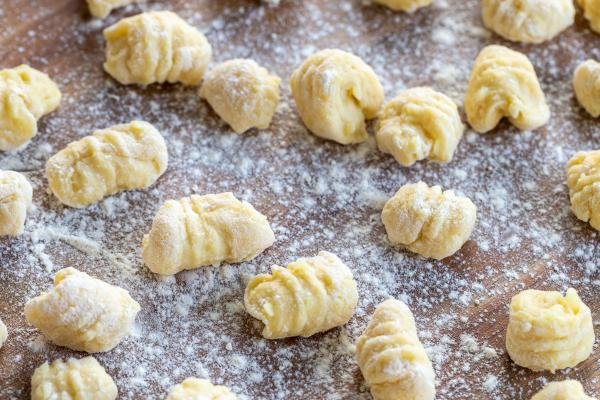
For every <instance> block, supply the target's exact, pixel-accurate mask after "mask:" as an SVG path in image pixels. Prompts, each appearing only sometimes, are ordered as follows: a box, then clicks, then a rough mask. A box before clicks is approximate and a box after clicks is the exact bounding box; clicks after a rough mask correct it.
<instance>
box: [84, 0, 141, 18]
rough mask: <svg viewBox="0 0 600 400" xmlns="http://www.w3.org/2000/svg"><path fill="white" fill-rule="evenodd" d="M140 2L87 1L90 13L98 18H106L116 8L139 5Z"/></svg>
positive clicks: (119, 0) (122, 0)
mask: <svg viewBox="0 0 600 400" xmlns="http://www.w3.org/2000/svg"><path fill="white" fill-rule="evenodd" d="M139 1H140V0H87V3H88V7H89V9H90V13H91V14H92V15H93V16H94V17H96V18H106V17H108V14H110V12H111V11H112V10H114V9H115V8H119V7H124V6H127V5H129V4H133V3H137V2H139Z"/></svg>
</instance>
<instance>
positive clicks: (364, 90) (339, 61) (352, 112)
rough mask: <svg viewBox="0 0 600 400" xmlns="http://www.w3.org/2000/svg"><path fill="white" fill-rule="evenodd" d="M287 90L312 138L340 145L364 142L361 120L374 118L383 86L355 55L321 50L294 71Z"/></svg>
mask: <svg viewBox="0 0 600 400" xmlns="http://www.w3.org/2000/svg"><path fill="white" fill-rule="evenodd" d="M291 89H292V95H293V97H294V101H295V103H296V107H297V108H298V112H299V114H300V117H301V118H302V121H304V124H306V126H307V127H308V129H309V130H310V131H311V132H312V133H314V134H315V135H317V136H319V137H322V138H325V139H329V140H333V141H335V142H338V143H341V144H352V143H360V142H363V141H365V140H366V139H367V130H366V127H365V120H366V119H372V118H375V117H376V116H377V112H378V111H379V108H380V107H381V104H382V103H383V96H384V95H383V87H382V86H381V83H380V82H379V79H378V78H377V75H375V72H374V71H373V69H371V67H369V66H368V65H367V64H365V62H364V61H363V60H361V59H360V58H358V57H357V56H355V55H353V54H350V53H347V52H345V51H341V50H331V49H328V50H322V51H319V52H317V53H315V54H313V55H312V56H310V57H309V58H308V59H306V60H305V61H304V63H303V64H302V65H301V66H300V67H299V68H298V69H296V70H295V71H294V73H293V74H292V78H291Z"/></svg>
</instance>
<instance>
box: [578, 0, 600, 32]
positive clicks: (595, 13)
mask: <svg viewBox="0 0 600 400" xmlns="http://www.w3.org/2000/svg"><path fill="white" fill-rule="evenodd" d="M577 3H579V6H580V7H581V8H582V9H583V15H584V16H585V19H587V20H588V21H590V27H591V28H592V30H594V31H596V32H598V33H600V0H577Z"/></svg>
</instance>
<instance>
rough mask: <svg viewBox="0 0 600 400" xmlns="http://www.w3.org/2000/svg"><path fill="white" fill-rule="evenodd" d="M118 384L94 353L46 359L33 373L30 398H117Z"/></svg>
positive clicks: (103, 399) (64, 399)
mask: <svg viewBox="0 0 600 400" xmlns="http://www.w3.org/2000/svg"><path fill="white" fill-rule="evenodd" d="M117 394H118V391H117V385H115V382H114V381H113V379H112V378H111V377H110V375H108V374H107V373H106V371H105V370H104V368H103V367H102V365H100V364H99V363H98V361H96V359H95V358H94V357H91V356H88V357H85V358H81V359H78V360H77V359H74V358H70V359H68V360H67V361H63V360H56V361H54V362H53V363H52V364H48V363H47V362H45V363H44V364H42V365H41V366H40V367H38V368H37V369H36V370H35V371H34V373H33V376H32V377H31V400H59V399H60V400H115V399H116V398H117Z"/></svg>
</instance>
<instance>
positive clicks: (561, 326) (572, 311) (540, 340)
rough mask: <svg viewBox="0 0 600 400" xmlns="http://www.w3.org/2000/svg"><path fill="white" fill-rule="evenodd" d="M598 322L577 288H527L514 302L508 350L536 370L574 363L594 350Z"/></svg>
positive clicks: (522, 362)
mask: <svg viewBox="0 0 600 400" xmlns="http://www.w3.org/2000/svg"><path fill="white" fill-rule="evenodd" d="M594 340H595V337H594V326H593V324H592V314H591V312H590V309H589V308H588V307H587V306H586V305H585V304H584V303H583V302H582V301H581V299H580V298H579V296H578V295H577V292H576V291H575V289H568V290H567V294H566V295H565V296H564V297H563V296H562V295H561V294H560V293H559V292H553V291H542V290H532V289H530V290H524V291H522V292H520V293H519V294H517V295H516V296H514V297H513V298H512V300H511V302H510V315H509V320H508V329H507V331H506V350H507V351H508V354H509V355H510V358H512V360H513V361H514V362H515V363H516V364H517V365H520V366H521V367H525V368H529V369H531V370H533V371H542V370H547V371H551V372H552V373H554V371H556V370H557V369H563V368H570V367H574V366H576V365H577V364H579V363H580V362H582V361H584V360H585V359H586V358H588V357H589V356H590V354H591V353H592V346H593V345H594Z"/></svg>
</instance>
